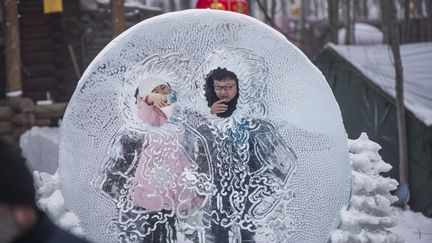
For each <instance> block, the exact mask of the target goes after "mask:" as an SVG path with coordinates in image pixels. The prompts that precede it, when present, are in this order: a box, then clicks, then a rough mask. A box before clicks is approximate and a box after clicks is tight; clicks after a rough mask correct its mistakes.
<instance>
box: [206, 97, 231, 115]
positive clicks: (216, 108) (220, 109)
mask: <svg viewBox="0 0 432 243" xmlns="http://www.w3.org/2000/svg"><path fill="white" fill-rule="evenodd" d="M224 102H225V100H218V101H216V102H215V103H213V105H212V106H211V108H210V113H212V114H219V113H224V112H225V111H227V110H228V105H227V104H225V103H224Z"/></svg>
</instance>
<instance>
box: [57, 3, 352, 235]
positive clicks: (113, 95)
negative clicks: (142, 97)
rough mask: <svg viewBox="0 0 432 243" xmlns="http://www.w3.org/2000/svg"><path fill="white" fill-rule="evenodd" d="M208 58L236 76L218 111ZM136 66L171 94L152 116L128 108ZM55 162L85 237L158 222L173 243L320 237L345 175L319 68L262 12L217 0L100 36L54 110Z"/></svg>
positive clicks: (330, 225) (340, 197)
mask: <svg viewBox="0 0 432 243" xmlns="http://www.w3.org/2000/svg"><path fill="white" fill-rule="evenodd" d="M217 67H225V68H227V69H228V70H231V71H233V72H234V73H236V74H237V77H238V78H239V92H240V96H239V99H238V104H237V109H236V110H235V111H234V113H233V114H232V115H231V116H230V117H229V118H224V119H221V118H216V117H214V116H213V115H210V109H209V108H208V107H207V102H206V100H205V97H204V84H205V81H204V79H205V77H206V75H207V74H208V73H209V71H211V70H213V69H215V68H217ZM146 75H157V76H159V77H161V78H163V79H165V80H169V83H170V86H171V87H172V89H173V90H175V91H176V94H177V99H178V102H176V103H175V105H173V107H174V109H173V111H172V116H171V117H170V119H169V120H168V121H167V122H166V123H165V124H164V125H162V126H161V127H152V126H150V125H149V124H145V123H143V122H142V121H141V120H139V118H138V117H137V115H136V114H137V105H136V103H135V102H136V99H135V97H134V94H135V89H136V88H137V87H138V86H140V85H146V84H145V83H142V80H145V77H146ZM60 173H61V177H60V178H61V185H62V189H63V193H64V197H65V200H66V206H67V208H68V209H70V210H71V211H73V212H74V213H76V214H77V215H78V216H79V218H80V220H81V221H82V225H83V228H84V230H85V233H86V235H87V236H88V237H89V238H90V239H91V240H93V241H95V242H143V241H144V242H145V241H146V240H147V239H148V238H146V237H148V236H149V235H152V237H153V236H156V232H158V233H159V235H158V236H157V237H159V238H158V239H162V240H163V239H175V238H177V240H178V241H179V242H187V241H190V242H222V241H223V240H229V241H230V242H234V241H236V240H240V241H245V242H250V241H246V240H253V241H255V242H327V240H328V239H329V232H331V231H332V230H334V229H335V228H336V227H337V225H338V223H339V210H340V208H341V207H342V206H345V205H346V204H347V203H348V198H349V193H350V187H351V180H350V165H349V160H348V149H347V144H346V133H345V130H344V127H343V124H342V119H341V114H340V110H339V108H338V105H337V103H336V101H335V99H334V97H333V95H332V93H331V90H330V88H329V87H328V85H327V83H326V81H325V79H324V77H323V76H322V74H321V73H320V72H319V71H318V69H317V68H316V67H315V66H314V65H313V64H312V63H311V62H310V61H309V60H308V59H307V58H306V57H305V56H304V54H303V53H301V52H300V51H299V50H298V49H297V48H296V47H295V46H294V45H292V44H291V43H290V42H289V41H287V40H286V39H285V38H284V37H283V36H282V35H280V34H279V33H277V32H276V31H275V30H273V29H271V28H270V27H268V26H266V25H265V24H263V23H261V22H259V21H258V20H255V19H253V18H250V17H248V16H245V15H240V14H235V13H230V12H224V11H214V10H187V11H181V12H175V13H169V14H164V15H161V16H158V17H155V18H152V19H149V20H146V21H143V22H142V23H139V24H137V25H136V26H134V27H132V28H131V29H129V30H128V31H126V32H125V33H123V34H122V35H121V36H119V37H117V38H116V39H115V40H113V41H112V42H111V43H110V44H109V45H108V46H107V47H105V49H104V50H103V51H102V52H101V53H100V54H99V55H98V56H97V58H96V59H95V60H94V61H93V62H92V63H91V65H90V66H89V67H88V68H87V70H86V72H85V73H84V75H83V77H82V79H81V80H80V81H79V83H78V86H77V88H76V90H75V93H74V95H73V97H72V99H71V101H70V103H69V106H68V108H67V111H66V114H65V116H64V120H63V123H62V128H61V140H60ZM149 189H151V191H149ZM162 228H163V230H162ZM164 237H165V238H164Z"/></svg>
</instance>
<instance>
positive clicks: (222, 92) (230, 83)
mask: <svg viewBox="0 0 432 243" xmlns="http://www.w3.org/2000/svg"><path fill="white" fill-rule="evenodd" d="M214 90H215V93H216V96H217V97H218V98H219V99H220V100H225V102H229V101H231V100H232V99H234V97H235V96H236V95H237V85H236V81H235V80H234V79H230V78H227V79H224V80H215V81H214Z"/></svg>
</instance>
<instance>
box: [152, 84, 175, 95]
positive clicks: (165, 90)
mask: <svg viewBox="0 0 432 243" xmlns="http://www.w3.org/2000/svg"><path fill="white" fill-rule="evenodd" d="M152 93H158V94H161V95H167V94H169V93H171V89H170V88H169V87H168V85H165V84H161V85H159V86H156V88H154V89H153V91H152Z"/></svg>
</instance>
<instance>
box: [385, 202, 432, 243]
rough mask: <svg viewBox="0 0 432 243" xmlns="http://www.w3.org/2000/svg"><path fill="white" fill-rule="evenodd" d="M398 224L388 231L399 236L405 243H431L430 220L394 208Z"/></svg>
mask: <svg viewBox="0 0 432 243" xmlns="http://www.w3.org/2000/svg"><path fill="white" fill-rule="evenodd" d="M394 210H395V211H396V212H395V213H396V215H397V218H398V219H399V223H398V224H397V225H396V226H394V227H393V228H390V231H391V232H393V233H395V234H397V235H399V236H400V237H401V238H402V239H403V240H404V241H405V242H406V243H431V242H432V219H431V218H427V217H425V216H424V215H423V214H421V213H416V212H413V211H411V210H409V209H406V210H402V209H400V208H394Z"/></svg>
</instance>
